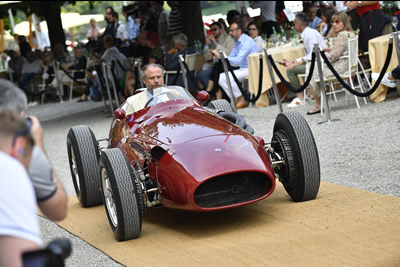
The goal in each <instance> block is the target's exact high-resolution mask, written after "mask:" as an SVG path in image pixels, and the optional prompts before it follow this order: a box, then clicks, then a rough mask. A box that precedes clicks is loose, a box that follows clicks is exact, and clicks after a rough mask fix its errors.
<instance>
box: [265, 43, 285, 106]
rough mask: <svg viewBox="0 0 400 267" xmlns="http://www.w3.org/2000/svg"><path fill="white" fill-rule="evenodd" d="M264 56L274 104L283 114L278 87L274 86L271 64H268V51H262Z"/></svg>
mask: <svg viewBox="0 0 400 267" xmlns="http://www.w3.org/2000/svg"><path fill="white" fill-rule="evenodd" d="M264 54H265V60H266V61H267V66H268V70H269V75H270V76H271V82H272V88H274V94H275V100H276V104H277V105H278V108H279V112H283V109H282V103H281V97H280V96H279V91H278V87H277V86H276V81H275V75H274V71H273V70H272V66H271V62H269V57H268V56H269V51H268V50H267V49H264Z"/></svg>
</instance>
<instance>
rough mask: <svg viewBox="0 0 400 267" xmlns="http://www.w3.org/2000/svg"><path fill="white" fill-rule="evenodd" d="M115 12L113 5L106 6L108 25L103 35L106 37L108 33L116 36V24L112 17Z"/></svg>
mask: <svg viewBox="0 0 400 267" xmlns="http://www.w3.org/2000/svg"><path fill="white" fill-rule="evenodd" d="M113 12H115V10H114V8H113V7H112V6H108V7H106V22H107V26H106V29H105V30H104V33H103V35H102V37H105V36H107V35H111V36H112V37H113V38H114V37H115V24H114V20H113V18H112V13H113Z"/></svg>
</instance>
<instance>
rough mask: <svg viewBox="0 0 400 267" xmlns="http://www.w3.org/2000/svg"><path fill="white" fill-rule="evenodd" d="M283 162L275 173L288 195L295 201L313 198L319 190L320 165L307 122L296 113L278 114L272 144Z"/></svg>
mask: <svg viewBox="0 0 400 267" xmlns="http://www.w3.org/2000/svg"><path fill="white" fill-rule="evenodd" d="M271 146H272V147H273V149H274V151H275V153H277V154H278V155H280V157H281V158H282V159H283V160H284V163H283V164H279V165H277V166H276V167H275V173H276V174H277V176H278V178H279V180H280V181H281V182H282V184H283V185H284V187H285V189H286V191H287V193H288V194H289V196H290V197H291V198H292V199H293V200H294V201H297V202H300V201H307V200H311V199H314V198H315V197H316V196H317V194H318V191H319V185H320V165H319V157H318V150H317V146H316V144H315V140H314V136H313V134H312V132H311V129H310V127H309V126H308V124H307V122H306V120H305V119H304V118H303V117H302V116H301V115H300V114H299V113H298V112H296V111H287V112H283V113H280V114H279V115H278V116H277V118H276V120H275V125H274V134H273V137H272V141H271Z"/></svg>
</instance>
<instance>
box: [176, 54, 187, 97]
mask: <svg viewBox="0 0 400 267" xmlns="http://www.w3.org/2000/svg"><path fill="white" fill-rule="evenodd" d="M184 61H185V60H184V59H183V56H182V55H179V56H178V62H179V65H180V67H181V71H182V79H183V85H184V86H185V88H186V90H188V91H189V84H188V80H187V71H186V69H185V65H184V64H183V62H184Z"/></svg>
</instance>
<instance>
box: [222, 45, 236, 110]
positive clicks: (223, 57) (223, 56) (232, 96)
mask: <svg viewBox="0 0 400 267" xmlns="http://www.w3.org/2000/svg"><path fill="white" fill-rule="evenodd" d="M219 58H220V60H222V66H223V67H224V72H225V76H226V82H227V84H228V89H229V94H230V95H229V97H230V99H231V106H232V109H233V110H234V111H235V113H237V109H236V99H235V96H234V95H233V91H232V84H231V80H230V79H229V69H228V64H226V54H225V52H224V51H222V50H221V51H219Z"/></svg>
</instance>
